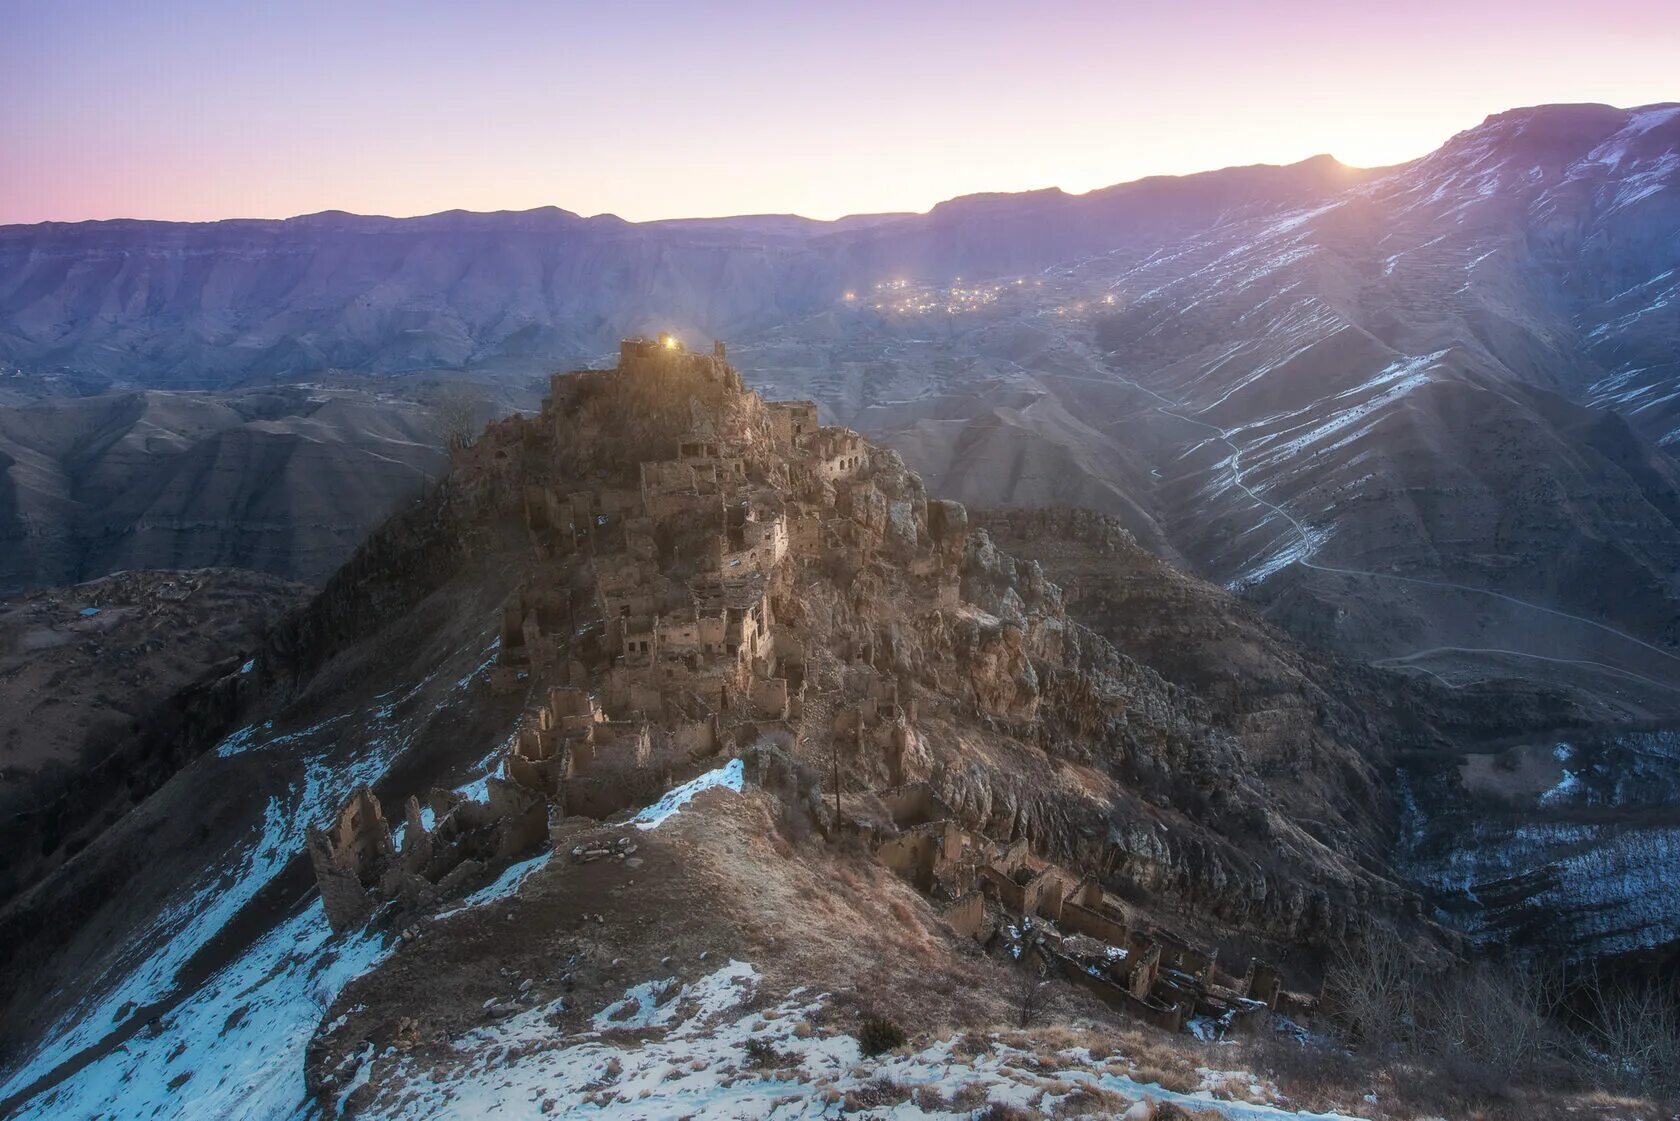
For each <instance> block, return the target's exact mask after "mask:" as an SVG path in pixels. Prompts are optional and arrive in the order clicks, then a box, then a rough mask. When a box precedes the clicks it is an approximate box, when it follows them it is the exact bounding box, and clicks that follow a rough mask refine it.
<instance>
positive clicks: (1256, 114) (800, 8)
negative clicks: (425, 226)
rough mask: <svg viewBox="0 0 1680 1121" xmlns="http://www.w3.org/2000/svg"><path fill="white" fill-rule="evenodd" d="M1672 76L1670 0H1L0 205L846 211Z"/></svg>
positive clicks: (1659, 94)
mask: <svg viewBox="0 0 1680 1121" xmlns="http://www.w3.org/2000/svg"><path fill="white" fill-rule="evenodd" d="M1673 100H1680V3H1675V2H1674V0H1660V2H1658V0H1596V2H1593V3H1573V2H1571V3H1563V2H1556V0H1552V2H1548V0H1456V2H1452V3H1440V2H1436V0H1413V2H1410V3H1405V4H1400V3H1388V4H1380V5H1379V4H1373V3H1369V2H1368V0H1337V2H1335V3H1329V2H1321V0H1273V2H1238V0H1218V2H1213V0H1173V2H1164V0H1156V2H1153V3H1149V4H1132V3H1120V2H1110V3H1083V2H1079V3H1072V2H1069V3H1056V2H1053V0H1038V2H1036V3H993V2H990V0H973V2H970V3H962V4H957V3H916V2H915V0H884V2H877V0H851V2H849V3H823V2H818V0H784V2H781V3H756V2H746V0H718V2H715V3H711V4H706V5H700V4H681V5H679V4H670V3H647V2H638V0H615V2H596V3H588V4H575V3H565V2H549V3H538V2H532V0H506V2H497V0H480V2H478V3H470V2H467V0H457V2H451V3H442V2H434V0H407V2H404V3H383V2H374V0H337V2H333V3H318V2H315V0H293V2H289V3H280V2H274V3H246V2H241V0H220V2H217V0H199V2H189V0H148V2H142V0H132V2H129V3H116V2H113V0H0V223H9V222H36V221H45V220H81V219H89V218H114V217H132V218H165V219H177V220H208V219H217V218H230V217H288V216H291V215H295V214H305V213H312V212H315V211H320V210H328V209H337V210H349V211H355V212H359V213H373V214H390V215H411V214H426V213H434V212H437V211H440V210H449V209H455V208H461V209H468V210H523V209H529V208H532V207H538V206H550V205H553V206H560V207H564V208H566V209H568V210H572V211H576V212H578V213H581V214H599V213H612V214H617V215H619V216H621V217H624V218H628V219H631V220H633V221H643V220H649V219H656V218H674V217H701V216H714V215H723V214H751V213H790V212H791V213H798V214H804V215H807V216H809V217H814V218H835V217H839V216H841V215H844V214H850V213H868V212H879V211H901V210H926V209H928V208H929V207H930V206H932V205H933V204H934V203H936V202H939V201H940V200H942V199H946V198H951V197H954V196H956V195H961V194H968V193H972V192H976V191H1017V190H1027V189H1032V188H1038V187H1048V186H1057V187H1061V188H1063V189H1065V190H1069V191H1086V190H1090V189H1092V188H1094V187H1099V186H1106V185H1108V184H1111V183H1117V182H1124V181H1127V180H1131V179H1136V178H1140V177H1142V176H1145V175H1154V174H1182V173H1186V172H1193V171H1202V170H1207V169H1210V168H1217V167H1227V166H1233V165H1238V164H1248V163H1288V162H1292V161H1295V160H1299V159H1304V158H1306V157H1308V156H1312V155H1315V154H1318V153H1323V152H1328V153H1330V154H1332V155H1334V156H1336V157H1337V158H1339V159H1341V160H1342V161H1343V162H1346V163H1350V164H1355V165H1359V166H1373V165H1382V164H1389V163H1396V162H1400V161H1402V160H1407V159H1411V158H1414V157H1416V156H1419V155H1422V154H1423V153H1425V152H1427V151H1429V150H1430V149H1432V148H1434V147H1436V146H1437V145H1439V144H1440V143H1441V142H1442V141H1444V140H1445V139H1447V137H1449V136H1450V135H1452V134H1453V133H1455V132H1458V131H1460V130H1462V129H1465V128H1469V127H1472V126H1474V125H1476V124H1477V123H1478V122H1480V121H1481V120H1482V119H1483V118H1484V117H1486V116H1487V115H1489V114H1490V113H1496V112H1500V111H1503V110H1505V109H1510V108H1515V107H1519V106H1524V105H1536V104H1543V103H1547V102H1567V101H1599V102H1608V103H1610V104H1615V105H1624V106H1630V105H1640V104H1648V103H1651V102H1656V101H1673Z"/></svg>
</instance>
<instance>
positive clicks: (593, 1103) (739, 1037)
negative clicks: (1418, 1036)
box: [349, 961, 1343, 1121]
mask: <svg viewBox="0 0 1680 1121" xmlns="http://www.w3.org/2000/svg"><path fill="white" fill-rule="evenodd" d="M760 980H761V978H760V975H759V973H758V971H757V970H756V969H754V968H753V966H751V965H750V964H748V963H746V962H740V961H731V962H729V963H728V964H727V965H725V966H723V967H722V968H720V969H717V970H715V971H714V972H712V973H710V974H708V975H706V976H704V977H701V978H700V979H699V980H696V981H694V982H691V983H689V984H686V985H685V984H681V983H679V982H678V981H677V980H676V979H675V978H666V979H663V980H651V981H646V982H642V983H640V984H637V985H634V986H631V987H630V988H629V989H627V990H626V991H625V993H624V995H623V997H621V998H619V999H618V1000H616V1001H614V1002H612V1003H611V1004H609V1005H607V1006H606V1007H604V1008H602V1009H600V1010H599V1011H597V1012H596V1013H595V1014H594V1015H593V1016H592V1017H591V1019H590V1022H589V1028H588V1029H587V1030H584V1031H580V1032H576V1033H572V1034H567V1033H564V1032H562V1031H560V1030H558V1029H557V1028H556V1027H554V1026H553V1020H554V1018H555V1014H556V1013H557V1012H558V1011H559V1005H558V1003H557V1002H556V1003H551V1004H545V1005H541V1006H538V1007H536V1008H532V1009H529V1010H527V1011H525V1012H521V1013H519V1014H517V1015H514V1016H512V1017H510V1018H508V1019H506V1020H504V1021H502V1022H501V1023H498V1024H495V1025H492V1026H488V1027H484V1028H480V1029H476V1030H474V1031H472V1032H469V1033H467V1034H466V1035H464V1036H462V1037H460V1038H457V1039H456V1040H454V1041H453V1050H452V1057H451V1058H449V1059H446V1060H444V1061H443V1062H441V1063H440V1062H438V1061H437V1060H436V1059H435V1058H434V1057H432V1056H430V1055H428V1056H427V1057H426V1058H419V1057H415V1056H410V1055H407V1054H401V1053H397V1052H394V1051H386V1052H385V1053H384V1054H383V1055H381V1056H380V1057H379V1060H380V1061H379V1062H377V1063H376V1064H367V1065H376V1066H377V1067H378V1069H377V1072H376V1073H372V1074H371V1075H370V1072H369V1070H368V1069H367V1065H364V1067H363V1069H361V1070H359V1071H358V1072H357V1075H356V1080H357V1081H358V1082H359V1083H361V1084H368V1085H371V1086H372V1087H373V1088H372V1089H371V1090H366V1091H362V1093H361V1095H360V1098H357V1097H351V1098H350V1099H349V1104H350V1105H351V1106H352V1107H353V1108H355V1109H358V1110H360V1114H361V1115H363V1116H370V1117H380V1118H392V1119H405V1121H419V1119H422V1118H427V1119H431V1118H463V1119H465V1118H480V1117H499V1116H501V1117H535V1116H541V1115H545V1114H546V1115H552V1116H565V1117H600V1118H654V1117H685V1118H693V1119H695V1121H702V1119H711V1118H716V1119H723V1118H740V1117H754V1118H774V1119H778V1121H791V1119H793V1118H815V1117H834V1116H840V1115H841V1114H842V1110H843V1109H844V1115H845V1116H850V1117H873V1118H886V1117H892V1118H906V1119H908V1118H924V1117H925V1118H949V1119H951V1121H957V1119H959V1118H966V1117H969V1116H972V1114H973V1113H974V1111H975V1110H977V1109H983V1108H984V1107H985V1105H986V1104H987V1103H989V1102H1000V1103H1008V1104H1011V1105H1015V1106H1018V1107H1021V1108H1023V1109H1027V1110H1030V1111H1032V1112H1034V1113H1037V1114H1039V1115H1044V1116H1047V1115H1049V1114H1050V1113H1051V1112H1052V1111H1054V1110H1056V1108H1057V1107H1058V1106H1059V1105H1062V1104H1063V1103H1067V1105H1068V1107H1069V1109H1070V1110H1071V1111H1072V1115H1078V1113H1079V1102H1080V1098H1079V1094H1080V1093H1081V1091H1084V1092H1085V1093H1086V1094H1090V1093H1092V1092H1093V1091H1100V1092H1101V1093H1103V1094H1105V1095H1113V1097H1104V1098H1103V1100H1102V1104H1101V1105H1100V1106H1098V1105H1092V1106H1091V1107H1090V1110H1089V1112H1091V1113H1093V1114H1095V1115H1101V1116H1112V1115H1114V1112H1115V1109H1116V1107H1117V1106H1118V1107H1119V1108H1121V1109H1123V1108H1125V1107H1124V1105H1120V1104H1119V1100H1121V1099H1123V1100H1124V1101H1125V1102H1136V1101H1142V1100H1146V1099H1148V1100H1154V1101H1170V1102H1175V1103H1178V1104H1182V1105H1185V1106H1187V1107H1191V1108H1196V1109H1203V1110H1211V1111H1215V1112H1217V1113H1220V1114H1223V1115H1224V1116H1226V1117H1229V1118H1233V1119H1235V1121H1267V1119H1271V1121H1283V1119H1297V1121H1309V1119H1312V1118H1320V1119H1322V1118H1333V1117H1341V1116H1343V1115H1340V1114H1317V1113H1301V1112H1294V1111H1291V1110H1289V1109H1288V1108H1286V1107H1283V1106H1281V1105H1278V1104H1276V1098H1277V1092H1276V1089H1275V1088H1274V1087H1272V1086H1271V1085H1270V1084H1269V1083H1267V1082H1266V1081H1265V1080H1264V1079H1260V1078H1257V1077H1255V1076H1254V1075H1252V1074H1248V1073H1247V1072H1243V1071H1223V1070H1214V1069H1211V1068H1202V1069H1200V1070H1199V1071H1198V1074H1199V1075H1200V1077H1201V1080H1202V1084H1203V1085H1202V1088H1201V1089H1198V1090H1196V1091H1193V1092H1190V1093H1178V1092H1174V1091H1171V1090H1166V1089H1163V1088H1162V1087H1160V1086H1158V1085H1155V1084H1152V1083H1144V1082H1138V1081H1136V1080H1135V1079H1134V1078H1132V1077H1131V1075H1130V1073H1128V1071H1129V1069H1130V1068H1129V1066H1128V1064H1127V1063H1126V1061H1125V1060H1124V1058H1123V1057H1121V1056H1112V1057H1108V1058H1103V1059H1096V1058H1093V1057H1092V1055H1091V1054H1090V1053H1089V1052H1088V1051H1087V1050H1085V1049H1083V1048H1068V1049H1065V1050H1062V1051H1058V1052H1055V1053H1054V1060H1055V1062H1056V1064H1059V1065H1058V1066H1057V1067H1056V1068H1055V1069H1050V1068H1047V1066H1046V1065H1045V1064H1044V1063H1043V1062H1042V1060H1043V1056H1042V1055H1041V1054H1039V1053H1037V1052H1034V1051H1028V1050H1024V1049H1022V1048H1020V1047H1017V1046H1012V1045H1011V1044H1010V1043H1008V1042H1006V1041H1005V1040H1003V1039H1002V1038H999V1037H995V1036H994V1037H988V1038H984V1039H982V1040H979V1041H978V1045H975V1044H973V1043H970V1042H965V1041H964V1040H961V1039H957V1038H948V1039H941V1040H937V1041H935V1042H932V1043H930V1044H928V1045H926V1046H924V1047H921V1048H918V1049H915V1050H908V1049H906V1050H901V1051H899V1052H892V1053H888V1054H884V1055H881V1056H879V1057H877V1058H866V1057H865V1056H864V1055H863V1052H862V1049H861V1048H860V1046H859V1044H858V1041H857V1040H856V1039H854V1038H853V1037H852V1036H849V1035H845V1034H839V1033H830V1034H824V1032H823V1031H822V1030H821V1029H817V1028H815V1027H814V1026H813V1023H812V1017H813V1016H815V1015H816V1014H817V1013H818V1012H819V1011H820V1010H821V1008H822V1006H823V1004H824V1001H825V995H824V994H817V993H812V992H810V991H807V990H802V989H796V990H794V991H793V992H790V993H788V994H787V996H786V997H785V998H784V999H782V1000H781V1001H779V1002H776V1003H775V1004H773V1005H768V1006H765V1005H763V1004H760V1003H758V1002H757V999H756V998H757V997H758V996H759V992H758V990H759V985H760ZM749 1047H750V1050H749ZM1216 1091H1217V1093H1216Z"/></svg>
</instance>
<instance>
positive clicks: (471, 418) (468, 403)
mask: <svg viewBox="0 0 1680 1121" xmlns="http://www.w3.org/2000/svg"><path fill="white" fill-rule="evenodd" d="M426 407H427V410H428V412H429V413H430V414H431V427H432V430H433V431H434V432H436V433H437V436H438V439H440V440H441V441H442V442H443V443H444V445H445V446H446V447H447V446H452V445H454V444H455V443H456V442H457V441H459V442H460V443H461V444H463V445H466V446H468V447H470V446H471V445H472V443H473V441H474V440H476V439H478V434H479V432H480V431H482V430H483V427H484V421H483V413H484V411H485V407H484V401H483V400H482V399H481V398H480V397H479V396H478V395H476V394H474V393H473V392H472V391H471V390H470V389H468V388H467V387H465V386H462V385H455V384H451V385H445V386H444V387H443V388H442V389H440V390H439V391H438V393H437V394H436V395H435V396H433V397H432V398H431V399H430V400H429V401H427V403H426Z"/></svg>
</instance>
